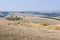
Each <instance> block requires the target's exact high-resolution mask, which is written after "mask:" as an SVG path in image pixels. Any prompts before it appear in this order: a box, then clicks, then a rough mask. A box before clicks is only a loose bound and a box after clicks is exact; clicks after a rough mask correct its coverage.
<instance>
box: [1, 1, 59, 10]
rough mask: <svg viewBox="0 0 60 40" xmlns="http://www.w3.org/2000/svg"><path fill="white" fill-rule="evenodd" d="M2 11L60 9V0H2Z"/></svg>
mask: <svg viewBox="0 0 60 40" xmlns="http://www.w3.org/2000/svg"><path fill="white" fill-rule="evenodd" d="M0 11H60V0H0Z"/></svg>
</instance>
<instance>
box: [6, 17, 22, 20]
mask: <svg viewBox="0 0 60 40" xmlns="http://www.w3.org/2000/svg"><path fill="white" fill-rule="evenodd" d="M6 20H12V21H16V20H23V18H20V17H14V18H13V17H9V18H6Z"/></svg>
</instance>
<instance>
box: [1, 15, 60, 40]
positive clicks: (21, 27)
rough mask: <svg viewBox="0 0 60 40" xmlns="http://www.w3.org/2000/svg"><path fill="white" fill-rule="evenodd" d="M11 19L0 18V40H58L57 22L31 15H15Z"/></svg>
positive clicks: (59, 24) (59, 27) (59, 39)
mask: <svg viewBox="0 0 60 40" xmlns="http://www.w3.org/2000/svg"><path fill="white" fill-rule="evenodd" d="M9 16H11V15H9ZM16 16H18V17H20V18H23V19H22V20H20V19H19V20H17V19H15V17H16ZM13 18H14V19H13V20H12V19H9V20H7V19H6V17H5V18H0V40H60V21H58V20H54V19H49V18H43V17H40V16H38V15H31V14H30V15H29V14H18V15H16V14H15V15H13Z"/></svg>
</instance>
